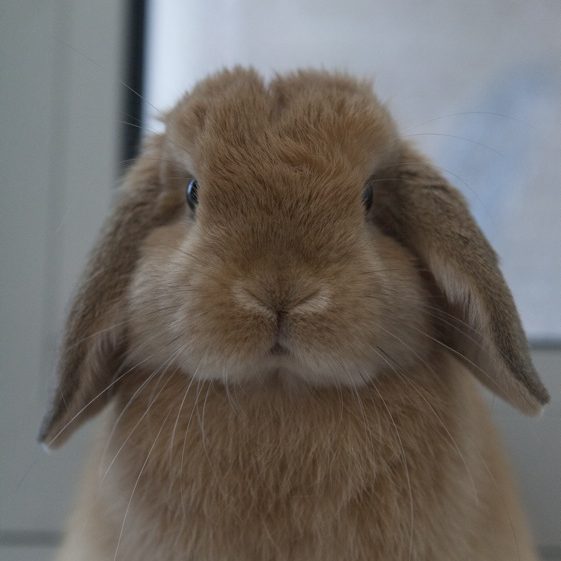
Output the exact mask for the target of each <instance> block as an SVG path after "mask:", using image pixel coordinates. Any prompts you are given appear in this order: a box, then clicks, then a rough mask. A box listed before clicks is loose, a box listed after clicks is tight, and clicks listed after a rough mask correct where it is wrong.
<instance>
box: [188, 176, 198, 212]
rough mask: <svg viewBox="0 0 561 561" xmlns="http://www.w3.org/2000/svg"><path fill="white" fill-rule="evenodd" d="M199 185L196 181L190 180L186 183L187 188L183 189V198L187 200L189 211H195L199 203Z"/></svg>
mask: <svg viewBox="0 0 561 561" xmlns="http://www.w3.org/2000/svg"><path fill="white" fill-rule="evenodd" d="M198 191H199V184H198V183H197V180H196V179H191V181H189V183H187V188H186V189H185V198H186V199H187V204H188V205H189V208H190V209H191V210H195V207H196V206H197V204H198V203H199V195H198Z"/></svg>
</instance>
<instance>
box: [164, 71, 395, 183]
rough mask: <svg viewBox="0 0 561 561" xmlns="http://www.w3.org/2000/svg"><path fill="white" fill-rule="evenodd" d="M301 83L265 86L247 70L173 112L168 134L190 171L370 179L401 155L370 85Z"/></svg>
mask: <svg viewBox="0 0 561 561" xmlns="http://www.w3.org/2000/svg"><path fill="white" fill-rule="evenodd" d="M298 80H299V81H298ZM298 80H296V82H298V83H296V84H295V83H292V82H291V79H290V78H286V79H282V78H279V79H277V80H276V81H275V82H273V83H272V84H270V85H269V86H268V87H266V86H265V85H264V84H263V82H262V80H261V79H260V78H259V77H258V76H256V75H255V74H254V73H251V72H242V71H240V72H237V73H236V72H233V73H226V74H224V75H220V76H219V77H215V78H213V79H211V80H207V81H205V82H202V83H201V84H200V85H199V86H198V87H197V88H195V90H194V92H193V93H192V94H191V95H190V96H188V97H186V98H185V99H184V100H183V101H182V102H181V103H180V104H179V105H178V107H177V108H176V110H175V111H174V112H173V115H172V120H171V121H172V122H171V127H170V131H169V132H170V133H171V134H172V135H173V137H174V138H173V141H174V143H175V144H176V145H179V146H182V147H184V151H185V160H186V161H189V162H190V163H191V165H192V167H193V168H194V169H193V170H191V171H193V172H194V173H195V174H201V173H204V171H203V170H205V171H208V170H210V169H213V170H215V171H216V170H220V172H221V173H222V174H227V173H232V172H238V171H239V170H240V169H242V168H243V167H250V168H252V169H253V170H254V172H255V171H257V170H258V169H259V168H260V167H261V168H263V170H265V168H270V167H271V166H275V167H276V168H277V169H278V167H279V166H281V167H282V166H283V165H284V166H287V167H292V168H298V169H307V170H308V171H310V172H312V173H326V171H327V170H329V169H330V168H333V167H334V166H339V168H340V169H341V171H346V170H345V169H343V168H347V167H350V168H353V169H358V170H359V171H360V172H361V173H362V174H366V175H367V174H369V173H372V172H373V171H374V168H375V167H376V164H377V163H379V162H380V160H382V159H384V158H387V156H388V154H389V153H391V152H392V151H393V150H394V148H395V147H396V133H395V127H394V124H393V121H392V120H391V118H390V117H389V115H388V114H387V112H386V111H385V110H384V108H383V107H382V106H381V105H380V104H379V103H378V101H377V100H376V98H375V96H374V95H373V94H372V92H371V90H370V89H369V88H366V87H365V86H364V84H361V83H358V82H355V81H354V80H351V79H349V78H345V79H343V78H341V77H329V76H326V75H315V74H314V75H310V76H307V75H305V76H304V75H303V76H300V77H299V78H298ZM292 81H294V80H292Z"/></svg>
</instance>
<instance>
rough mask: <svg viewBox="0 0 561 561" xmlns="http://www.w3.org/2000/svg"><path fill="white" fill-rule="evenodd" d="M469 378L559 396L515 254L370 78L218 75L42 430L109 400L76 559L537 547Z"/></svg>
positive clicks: (69, 340)
mask: <svg viewBox="0 0 561 561" xmlns="http://www.w3.org/2000/svg"><path fill="white" fill-rule="evenodd" d="M193 178H196V180H197V182H198V198H197V201H193V200H191V201H190V202H191V204H190V206H191V207H193V208H190V206H188V205H187V203H186V202H185V187H186V185H188V184H189V182H190V181H191V180H192V179H193ZM472 375H473V376H475V377H476V378H478V379H479V380H480V381H481V382H482V383H483V384H485V385H487V386H488V387H489V388H490V389H491V390H493V391H494V392H495V393H497V394H498V395H500V396H501V397H503V398H504V399H506V400H507V401H509V402H510V403H511V404H512V405H514V406H515V407H517V408H519V409H520V410H521V411H523V412H526V413H535V412H537V411H538V410H539V409H540V408H541V407H542V406H543V405H544V404H545V403H546V402H547V400H548V395H547V391H546V390H545V388H544V387H543V386H542V385H541V382H540V381H539V378H538V376H537V374H536V372H535V370H534V368H533V366H532V364H531V360H530V357H529V353H528V346H527V342H526V338H525V336H524V333H523V331H522V328H521V325H520V320H519V318H518V314H517V312H516V308H515V306H514V303H513V300H512V296H511V294H510V291H509V289H508V287H507V286H506V284H505V282H504V279H503V277H502V275H501V273H500V270H499V268H498V265H497V259H496V256H495V254H494V252H493V250H492V249H491V247H490V246H489V244H488V243H487V241H486V240H485V238H484V236H483V235H482V233H481V231H480V230H479V228H478V227H477V225H476V224H475V222H474V220H473V218H472V217H471V215H470V213H469V210H468V208H467V205H466V204H465V202H464V200H463V198H462V197H461V195H460V194H459V193H458V192H457V191H456V190H455V189H454V188H453V187H451V186H450V185H449V184H448V183H447V182H446V181H445V180H444V178H443V177H442V176H441V175H440V174H438V172H437V171H436V170H435V169H434V168H433V167H432V166H431V165H430V164H429V163H428V162H426V161H425V160H424V159H423V157H422V156H420V155H419V154H418V153H417V152H416V151H415V150H414V149H413V148H412V147H410V146H409V145H407V144H406V143H404V142H403V141H401V140H400V138H399V134H398V132H397V128H396V126H395V124H394V123H393V121H392V120H391V117H390V116H389V114H388V113H387V111H386V110H385V109H384V107H382V106H381V105H380V103H379V102H378V101H377V99H376V98H375V96H374V95H373V93H372V91H371V89H370V86H369V85H368V84H365V83H362V82H357V81H355V80H353V79H351V78H349V77H346V76H342V75H331V74H328V73H324V72H314V71H306V72H299V73H295V74H292V75H288V76H284V77H283V76H280V77H277V78H276V79H275V80H274V81H273V82H272V83H270V84H265V83H264V82H263V80H262V79H261V78H260V77H259V76H258V75H257V74H256V73H255V72H253V71H251V70H244V69H235V70H233V71H224V72H222V73H219V74H217V75H215V76H212V77H210V78H208V79H207V80H205V81H203V82H201V83H200V84H199V85H198V86H197V87H196V88H194V90H193V91H192V92H191V93H189V94H187V95H186V96H185V98H184V99H182V100H181V101H180V102H179V104H178V105H177V107H176V108H175V109H174V110H173V111H171V112H170V113H169V115H168V116H167V117H166V131H165V133H163V134H162V135H157V136H154V137H153V138H152V139H150V140H149V141H148V143H147V145H146V146H145V148H144V151H143V153H142V155H141V156H140V157H139V159H138V161H137V162H136V163H135V165H134V166H133V167H132V169H131V171H130V172H129V174H128V175H127V178H126V181H125V185H124V187H123V189H122V192H121V199H120V201H119V203H118V204H117V205H116V208H115V211H114V213H113V215H112V217H111V218H110V219H109V221H108V223H107V226H106V228H105V230H104V233H103V234H102V237H101V240H100V241H99V243H98V245H97V247H96V249H95V250H94V253H93V254H92V257H91V260H90V264H89V266H88V268H87V269H86V272H85V275H84V280H83V282H82V285H81V288H80V290H79V291H78V293H77V296H76V299H75V302H74V305H73V308H72V310H71V312H70V315H69V320H68V323H67V330H66V338H65V341H64V344H63V348H62V353H61V364H60V385H59V388H58V390H57V393H56V395H55V400H54V404H53V408H52V411H51V413H50V414H49V416H48V417H47V419H46V421H45V424H44V426H43V429H42V432H41V436H40V438H41V440H42V441H43V442H45V443H47V444H48V445H50V446H52V447H56V446H58V445H60V444H61V443H62V442H63V441H64V440H65V439H66V438H67V437H68V436H69V434H71V432H72V431H73V430H74V429H75V428H76V427H77V426H79V425H80V423H82V422H83V421H84V419H86V418H88V417H89V416H92V415H94V414H95V413H97V412H98V411H99V410H100V409H101V408H102V407H103V406H104V405H106V404H108V403H109V402H111V409H110V410H109V413H108V422H107V423H106V424H105V425H104V429H103V430H102V432H101V439H100V442H101V444H100V446H99V448H98V449H96V452H95V454H94V456H93V458H92V460H91V462H90V465H89V468H88V472H87V476H86V478H85V486H84V489H83V492H82V494H81V496H80V497H81V498H80V500H79V504H78V508H77V510H76V513H75V514H74V515H73V516H72V519H71V524H70V527H69V531H68V534H67V539H66V541H65V544H64V546H63V549H62V553H61V555H62V557H61V559H62V560H63V561H70V560H72V561H109V560H117V559H122V560H124V561H130V560H135V561H144V560H146V561H148V560H150V561H153V560H154V559H158V560H159V561H180V560H181V561H234V560H235V561H257V560H259V561H262V560H271V561H273V560H277V561H280V560H290V561H292V560H294V561H300V560H301V561H315V560H318V561H319V560H321V561H330V560H343V559H344V560H347V561H366V560H373V559H376V560H380V561H389V560H392V561H394V560H404V561H405V560H418V561H429V560H430V561H468V560H469V561H471V560H474V559H477V560H478V561H491V560H493V561H506V560H509V561H511V560H513V559H519V560H520V561H531V560H534V559H536V558H535V555H534V553H533V547H532V544H531V538H530V536H529V533H528V530H527V527H526V523H525V521H524V517H523V515H522V513H521V511H520V507H519V505H518V501H517V497H516V491H515V486H514V484H513V482H512V480H511V477H510V475H509V472H508V469H507V467H506V464H505V461H504V458H503V454H502V452H501V448H500V445H499V444H498V442H497V438H496V436H495V433H494V430H493V428H492V426H491V422H490V420H489V416H488V413H487V411H486V407H485V405H484V403H483V402H482V399H481V397H480V395H479V390H478V388H477V386H476V381H475V378H474V377H473V376H472Z"/></svg>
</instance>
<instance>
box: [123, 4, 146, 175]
mask: <svg viewBox="0 0 561 561" xmlns="http://www.w3.org/2000/svg"><path fill="white" fill-rule="evenodd" d="M147 3H148V0H128V2H127V15H126V22H125V25H126V40H125V42H124V43H125V44H124V48H125V51H126V52H125V57H124V69H123V83H124V84H125V86H124V88H123V90H124V92H125V95H124V100H123V111H122V121H123V125H122V131H121V135H122V136H121V138H122V147H121V160H122V162H123V165H122V168H123V169H125V168H126V167H127V166H128V165H129V164H130V161H131V160H132V159H133V158H134V157H136V155H137V154H138V150H139V147H140V140H141V135H142V130H141V127H142V99H143V98H142V96H143V95H144V62H145V49H146V12H147Z"/></svg>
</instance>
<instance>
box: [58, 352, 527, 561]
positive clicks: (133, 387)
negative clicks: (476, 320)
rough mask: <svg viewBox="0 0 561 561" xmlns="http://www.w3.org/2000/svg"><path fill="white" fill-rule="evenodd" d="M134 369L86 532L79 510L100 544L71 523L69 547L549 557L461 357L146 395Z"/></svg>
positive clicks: (161, 385)
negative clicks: (533, 538) (292, 384)
mask: <svg viewBox="0 0 561 561" xmlns="http://www.w3.org/2000/svg"><path fill="white" fill-rule="evenodd" d="M429 368H430V370H429ZM130 376H131V382H130V383H129V384H127V386H128V387H127V388H126V389H125V390H124V391H123V392H122V394H121V396H120V398H119V400H118V403H117V407H116V409H115V411H114V413H113V415H112V417H111V418H110V419H109V422H108V424H107V427H106V428H107V430H106V431H104V434H103V435H102V439H101V442H102V443H105V442H106V441H107V437H108V433H109V430H110V429H111V428H112V427H113V425H114V420H115V417H116V416H117V415H118V414H119V413H120V412H122V411H123V410H125V408H126V410H125V413H124V414H123V416H122V418H121V421H120V422H119V423H118V424H117V425H116V432H115V433H114V434H113V437H112V439H111V440H112V445H111V447H110V448H109V450H108V451H107V453H106V456H105V458H104V463H103V466H100V469H101V473H104V472H105V471H106V470H107V466H108V465H109V464H110V463H111V462H112V461H113V459H114V457H115V455H117V458H116V459H115V460H114V462H113V464H112V465H111V467H110V468H109V471H108V473H107V475H106V477H105V478H104V480H103V482H102V483H100V482H99V472H98V471H96V470H92V471H91V473H90V481H89V482H88V485H89V490H90V493H91V494H90V496H83V497H82V505H81V507H80V508H79V509H78V512H82V513H85V518H86V519H87V520H89V522H88V525H87V526H86V528H85V534H81V532H80V530H79V526H80V525H81V522H82V518H81V517H80V515H78V516H77V517H76V530H77V531H76V536H82V537H83V536H84V535H86V537H87V535H90V536H91V535H94V536H98V537H97V538H96V540H95V541H94V543H90V546H92V547H94V548H95V549H96V553H95V557H90V556H89V555H91V554H90V553H86V551H87V550H88V547H84V544H80V540H79V539H78V540H76V538H75V537H73V536H72V534H71V537H70V540H69V543H68V544H67V545H66V550H65V552H64V555H63V557H62V559H63V560H64V561H66V560H68V561H70V560H72V561H82V560H84V561H86V560H87V561H89V559H90V558H91V559H92V561H93V560H94V559H95V561H112V560H113V559H114V556H115V551H116V549H117V547H118V556H117V559H134V560H135V561H152V560H154V559H158V560H161V561H191V560H193V561H237V560H242V559H243V560H245V561H253V560H255V561H261V560H263V559H267V560H271V561H272V560H279V561H280V560H291V561H314V560H317V561H331V560H333V561H340V560H342V559H344V560H346V561H359V560H364V561H367V560H368V561H370V560H372V559H380V560H386V559H387V560H392V561H393V560H395V561H397V560H404V561H405V560H409V559H427V560H431V561H472V560H475V559H477V560H478V561H513V560H515V559H516V560H520V561H531V560H534V559H536V557H534V554H533V553H532V551H533V550H532V548H531V544H530V540H529V536H528V533H527V531H526V529H525V524H524V521H523V517H522V515H521V512H520V509H519V507H518V505H517V501H516V498H515V495H514V493H513V490H512V483H511V479H510V476H509V474H508V470H507V469H506V467H505V464H504V461H503V458H502V455H501V453H500V452H498V449H497V442H496V437H495V433H494V430H493V429H492V426H491V424H490V422H489V418H488V413H487V411H486V406H485V405H484V403H483V402H482V399H481V397H480V396H479V395H478V390H477V389H476V388H475V383H474V382H473V381H472V379H471V377H470V376H469V374H468V372H466V371H465V370H464V369H463V367H462V366H461V365H460V364H459V363H457V362H456V361H455V360H453V359H451V358H450V357H446V356H442V355H441V356H435V357H432V358H431V360H430V362H429V363H427V368H421V369H419V371H418V372H408V373H403V377H391V376H387V377H385V378H384V379H380V380H378V381H377V382H376V383H374V384H372V385H371V386H368V387H364V388H361V389H360V390H359V391H356V392H355V391H352V390H344V391H336V390H333V389H321V390H309V389H308V390H304V391H303V392H295V391H294V388H279V387H261V388H252V389H251V390H249V389H247V388H246V389H244V390H242V389H238V390H237V391H236V390H234V391H233V392H231V391H230V392H227V391H226V390H225V389H224V387H223V386H221V385H220V384H217V383H216V382H203V383H199V384H197V383H196V382H195V383H194V384H190V383H189V380H187V379H186V378H185V376H184V375H182V374H181V373H175V374H170V375H169V378H168V379H167V380H162V379H158V378H155V379H154V380H153V381H150V382H148V383H147V384H146V385H145V386H144V388H143V390H141V392H140V395H137V396H136V397H133V396H134V393H135V392H136V391H137V389H138V379H137V380H134V381H133V378H134V377H137V376H142V375H141V374H140V373H136V372H135V373H131V374H130ZM142 379H143V380H144V378H142ZM129 401H130V403H129ZM466 402H468V403H469V407H465V405H464V406H462V404H465V403H466ZM127 403H129V405H128V407H127ZM148 410H150V411H152V412H153V414H146V412H147V411H148ZM129 435H130V436H129ZM127 439H128V440H127ZM125 441H126V442H127V444H126V449H122V450H121V451H120V452H119V449H120V448H121V446H122V445H123V443H124V442H125ZM97 457H98V458H99V454H97ZM141 472H142V473H141ZM482 528H484V529H485V532H484V533H482V532H481V529H482ZM121 530H122V536H121V540H120V543H119V536H120V535H121Z"/></svg>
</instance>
